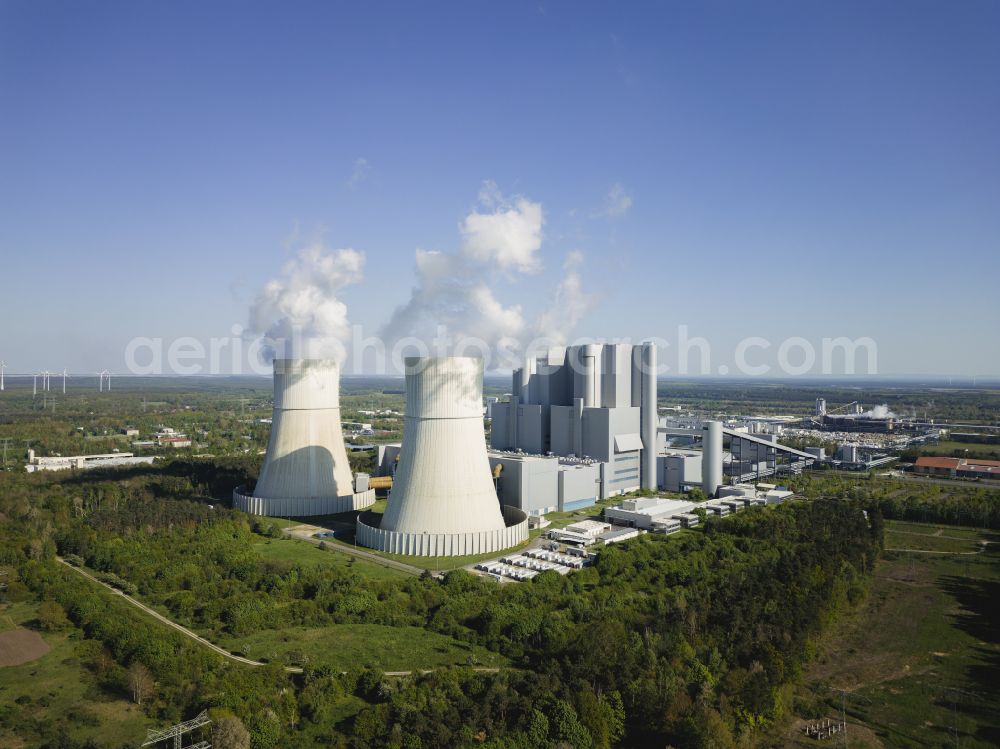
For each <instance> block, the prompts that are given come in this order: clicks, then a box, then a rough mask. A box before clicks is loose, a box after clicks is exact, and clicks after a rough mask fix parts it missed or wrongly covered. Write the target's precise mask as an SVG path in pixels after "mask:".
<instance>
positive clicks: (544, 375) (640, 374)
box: [490, 344, 658, 507]
mask: <svg viewBox="0 0 1000 749" xmlns="http://www.w3.org/2000/svg"><path fill="white" fill-rule="evenodd" d="M512 385H513V387H512V396H511V398H510V400H509V401H507V402H504V403H494V404H493V406H492V414H493V422H492V431H491V434H490V444H491V446H492V448H493V450H494V452H493V453H491V456H492V457H491V459H495V460H496V461H500V462H505V464H504V472H506V470H507V464H508V463H510V462H512V461H513V460H514V457H513V456H514V455H516V454H518V453H526V454H529V455H534V456H551V457H553V458H561V459H562V460H556V461H554V463H553V464H554V465H556V471H557V472H559V473H560V475H561V474H565V476H562V477H561V478H560V479H559V484H558V485H559V486H562V487H563V490H562V491H561V492H560V493H559V495H558V497H559V501H558V502H557V503H556V506H559V507H563V506H566V505H572V504H574V503H576V502H580V501H584V500H588V499H589V498H590V497H593V499H594V500H596V499H598V498H600V499H605V498H607V497H612V496H616V495H619V494H624V493H626V492H630V491H635V490H636V489H640V488H645V489H653V490H655V489H656V488H657V484H658V480H657V469H658V461H657V455H658V434H657V426H658V422H657V413H656V349H655V347H654V346H653V345H652V344H645V345H641V346H631V345H625V344H606V345H598V344H588V345H583V346H571V347H569V348H567V349H565V350H553V351H551V352H549V354H548V355H547V356H544V357H540V358H538V359H529V360H528V361H527V362H525V365H524V367H523V368H521V369H518V370H515V371H514V375H513V382H512ZM505 454H506V455H509V456H511V457H505ZM501 476H502V478H503V488H502V490H501V492H502V494H503V496H504V498H505V501H506V499H507V491H508V488H507V487H508V483H507V481H506V478H505V477H503V475H501ZM510 491H511V494H512V496H515V495H516V494H517V493H518V492H519V491H520V488H517V489H514V488H511V489H510ZM535 504H541V503H540V502H536V503H535ZM550 504H551V503H550Z"/></svg>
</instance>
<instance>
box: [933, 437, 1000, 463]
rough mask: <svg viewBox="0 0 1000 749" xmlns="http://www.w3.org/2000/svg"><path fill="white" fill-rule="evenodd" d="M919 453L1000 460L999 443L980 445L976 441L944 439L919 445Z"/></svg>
mask: <svg viewBox="0 0 1000 749" xmlns="http://www.w3.org/2000/svg"><path fill="white" fill-rule="evenodd" d="M920 454H921V455H945V456H947V457H953V456H960V457H969V458H980V459H983V458H985V459H986V460H1000V445H982V444H979V443H977V442H950V441H947V440H945V441H942V442H937V443H934V444H929V445H921V447H920Z"/></svg>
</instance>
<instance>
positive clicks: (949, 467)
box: [913, 456, 1000, 479]
mask: <svg viewBox="0 0 1000 749" xmlns="http://www.w3.org/2000/svg"><path fill="white" fill-rule="evenodd" d="M913 472H914V473H916V474H919V475H921V476H946V477H950V478H968V479H1000V460H976V459H968V458H941V457H934V456H923V457H920V458H917V463H916V465H914V466H913Z"/></svg>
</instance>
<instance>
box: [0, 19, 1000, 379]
mask: <svg viewBox="0 0 1000 749" xmlns="http://www.w3.org/2000/svg"><path fill="white" fill-rule="evenodd" d="M998 35H1000V5H998V4H997V3H995V2H979V1H975V0H972V1H970V2H962V3H945V2H935V3H929V2H912V1H909V0H908V1H906V2H859V3H853V2H837V3H828V2H823V3H821V2H755V3H737V2H719V3H693V2H692V3H632V4H611V3H600V4H590V3H541V4H539V3H530V4H529V3H503V4H501V3H495V4H487V3H477V2H462V3H459V2H454V3H443V2H442V3H399V4H374V3H372V4H361V3H358V4H351V5H348V4H344V3H338V4H334V3H309V2H296V3H291V4H287V3H277V2H274V3H235V2H234V3H222V2H217V3H195V2H179V3H134V2H128V3H124V2H123V3H110V2H106V3H71V2H66V3H52V2H44V1H32V2H4V3H3V4H2V5H0V97H2V102H3V106H2V112H3V114H2V116H0V258H2V265H0V291H2V293H3V302H2V303H3V306H4V307H5V309H6V314H4V315H3V316H2V318H0V319H2V322H0V358H3V359H5V360H6V361H7V362H8V365H9V371H20V372H25V371H34V370H37V369H41V368H45V367H48V368H49V369H53V370H55V369H61V368H62V367H63V366H68V367H69V368H70V369H71V370H77V371H88V372H89V371H94V370H95V369H100V368H104V367H109V368H111V369H114V370H121V369H122V368H123V364H122V362H123V353H122V352H123V350H124V347H125V345H126V343H127V342H128V341H129V340H130V339H132V338H134V337H136V336H149V337H162V338H164V339H166V340H170V339H172V338H176V337H177V336H195V337H198V338H201V339H208V338H209V337H213V336H225V335H228V334H229V332H230V330H231V327H232V325H233V324H234V323H241V324H244V325H245V324H246V323H247V319H248V307H249V305H250V303H251V301H252V300H253V298H254V295H255V293H256V292H257V290H258V289H260V288H261V287H262V286H263V285H264V284H265V283H266V282H267V281H268V280H269V279H271V278H274V277H275V276H277V275H278V274H279V272H280V269H281V267H282V265H283V263H284V262H286V260H288V258H289V257H290V256H291V254H293V253H294V250H295V244H296V242H295V241H291V242H290V241H289V237H290V236H291V235H292V234H293V232H294V230H295V227H296V226H297V227H298V236H299V237H300V238H301V237H305V236H308V237H312V236H314V235H316V233H317V232H320V231H322V233H323V234H322V235H323V238H324V241H325V242H326V243H327V244H328V245H329V247H331V248H344V247H351V248H355V249H357V250H360V251H362V252H364V253H365V258H366V262H365V271H364V279H363V280H362V281H361V282H360V283H356V284H354V285H352V286H349V287H347V288H345V289H343V291H342V292H341V293H340V298H341V299H342V300H343V301H344V302H345V303H346V304H347V308H348V313H349V317H350V321H351V322H352V323H356V324H361V325H363V326H364V328H365V330H366V331H367V332H370V333H372V334H374V333H376V332H377V331H378V330H379V329H380V328H381V327H382V326H384V325H385V324H386V323H387V321H388V320H389V319H390V318H391V317H392V313H393V311H394V309H396V308H397V307H399V306H401V305H404V304H405V303H406V302H407V300H408V298H409V297H410V294H411V290H412V288H413V287H414V285H415V283H416V280H415V273H414V252H415V250H416V249H417V248H424V249H438V250H442V251H445V252H454V251H456V250H457V248H458V247H459V245H460V244H461V241H462V238H461V236H460V232H459V225H460V223H461V222H462V221H463V219H464V218H465V217H466V216H467V215H469V214H470V213H471V212H474V211H484V210H486V209H485V208H483V206H482V205H481V204H479V203H477V196H478V194H479V192H480V189H481V187H482V185H483V183H484V181H487V180H492V181H493V182H495V184H496V185H497V188H498V189H499V190H500V191H501V192H502V193H503V194H504V195H505V196H507V199H508V200H514V199H515V198H516V196H523V197H524V198H526V199H528V200H530V201H533V202H537V203H540V204H541V206H542V207H543V211H544V217H545V223H544V230H543V231H544V239H543V242H542V245H541V248H540V249H539V250H538V252H537V255H538V259H539V261H540V263H541V265H542V270H540V271H539V272H537V273H530V274H513V275H512V274H510V273H496V274H490V275H489V277H488V283H489V284H490V286H491V288H492V290H493V293H494V294H495V295H496V297H497V298H498V299H500V300H501V301H502V302H503V303H504V304H507V305H521V307H522V310H523V314H524V316H525V317H526V318H527V319H533V318H534V317H535V316H537V315H539V314H541V311H542V310H543V308H544V307H545V305H546V304H547V303H548V302H549V300H550V299H551V296H552V290H553V288H554V287H555V286H556V284H558V282H559V280H560V278H561V277H562V273H563V271H562V263H563V259H564V258H565V257H566V255H567V253H569V252H571V251H574V250H578V251H580V252H582V253H583V255H584V261H583V263H582V265H581V267H580V270H579V273H580V277H581V280H582V283H583V285H584V287H585V289H586V291H587V292H588V293H594V294H597V295H598V296H599V300H598V301H597V302H596V303H595V304H592V305H590V306H589V307H588V309H587V310H586V312H585V314H584V315H583V317H582V319H581V320H580V321H579V323H578V324H577V325H576V327H575V331H574V332H575V334H577V335H585V336H594V337H608V338H616V337H631V338H642V337H647V336H658V337H661V338H665V339H667V340H671V341H672V340H674V339H676V337H677V329H678V326H679V325H687V326H688V329H689V333H690V335H692V336H702V337H705V338H707V339H708V340H709V341H710V342H711V345H712V366H711V373H712V374H715V373H716V370H717V365H725V364H726V363H727V362H729V361H730V360H731V359H732V355H731V352H732V350H733V348H734V347H735V345H736V343H737V342H738V341H739V340H741V339H743V338H745V337H747V336H762V337H765V338H768V339H769V340H772V341H774V342H775V345H776V344H777V342H780V341H781V340H782V339H785V338H788V337H790V336H801V337H803V338H805V339H807V340H808V341H811V342H814V343H815V346H816V347H817V348H819V341H820V340H821V339H822V338H823V337H836V336H848V337H850V338H857V337H860V336H869V337H871V338H873V339H874V340H875V341H876V342H877V344H878V352H879V354H878V369H879V372H880V373H883V374H902V373H918V374H920V373H938V374H945V375H1000V340H998V337H1000V336H998V332H997V331H998V330H1000V324H998V323H1000V301H998V295H997V293H996V289H997V280H998V278H1000V137H998V135H997V133H998V132H1000V45H997V44H996V39H997V38H998ZM362 159H363V160H364V162H363V163H364V165H365V166H364V168H362V169H359V168H358V164H359V160H362ZM615 185H619V186H620V188H619V191H618V192H617V193H616V196H617V198H618V199H621V198H622V196H623V195H624V196H627V198H628V199H627V200H625V201H624V202H619V203H618V210H612V211H608V210H607V208H608V207H609V205H610V204H609V202H608V201H609V193H610V192H611V191H612V190H613V188H614V186H615ZM772 351H773V349H772Z"/></svg>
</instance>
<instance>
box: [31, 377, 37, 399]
mask: <svg viewBox="0 0 1000 749" xmlns="http://www.w3.org/2000/svg"><path fill="white" fill-rule="evenodd" d="M36 395H38V375H36V374H33V375H31V397H32V398H34V397H35V396H36Z"/></svg>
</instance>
